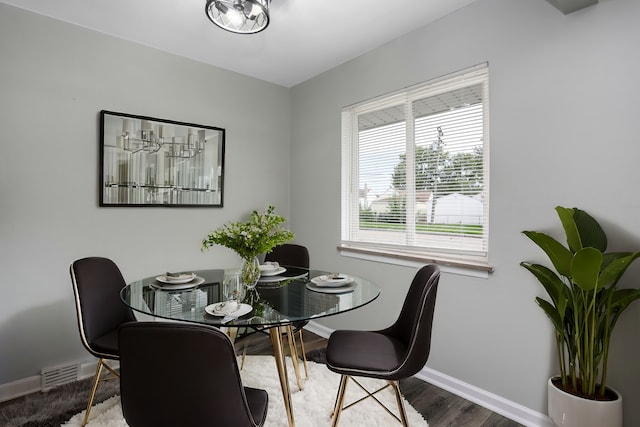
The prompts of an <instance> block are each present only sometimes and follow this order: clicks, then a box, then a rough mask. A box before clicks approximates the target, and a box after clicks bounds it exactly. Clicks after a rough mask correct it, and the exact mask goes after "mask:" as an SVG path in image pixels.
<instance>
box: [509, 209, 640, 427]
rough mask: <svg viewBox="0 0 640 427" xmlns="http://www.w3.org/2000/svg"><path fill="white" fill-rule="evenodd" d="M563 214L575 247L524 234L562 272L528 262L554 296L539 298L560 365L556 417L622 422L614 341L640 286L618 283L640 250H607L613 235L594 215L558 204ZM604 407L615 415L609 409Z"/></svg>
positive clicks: (553, 401) (554, 381) (583, 423)
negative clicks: (610, 380) (610, 373)
mask: <svg viewBox="0 0 640 427" xmlns="http://www.w3.org/2000/svg"><path fill="white" fill-rule="evenodd" d="M556 212H557V214H558V216H559V218H560V221H561V223H562V226H563V228H564V232H565V236H566V241H567V246H564V245H563V244H561V243H560V242H558V241H557V240H555V239H554V238H553V237H551V236H549V235H547V234H545V233H540V232H536V231H524V232H523V233H524V235H525V236H527V237H528V238H529V239H531V240H532V241H533V242H534V243H535V244H536V245H537V246H538V247H540V249H542V250H543V251H544V252H545V253H546V254H547V256H548V257H549V260H550V261H551V263H552V264H553V268H554V269H555V271H554V270H552V269H551V268H548V267H545V266H543V265H540V264H533V263H530V262H522V263H521V264H520V265H522V266H523V267H524V268H526V269H527V270H528V271H530V272H531V273H532V274H533V275H534V276H535V277H536V278H537V279H538V281H540V283H541V284H542V286H543V287H544V289H545V290H546V292H547V294H548V296H549V300H545V299H543V298H540V297H538V298H536V302H537V303H538V305H539V306H540V307H541V308H542V310H543V311H544V312H545V314H546V315H547V316H548V317H549V319H550V320H551V323H552V324H553V327H554V329H555V339H556V346H557V357H558V365H559V368H560V374H559V376H557V377H553V378H551V379H550V380H549V382H548V389H549V396H548V399H549V402H548V403H549V416H550V417H551V419H552V421H553V422H554V423H555V424H556V425H563V426H580V427H588V426H607V427H613V426H616V425H619V426H622V397H621V396H620V395H619V393H617V392H616V391H615V390H613V389H612V388H610V387H607V363H608V360H609V343H610V340H611V334H612V332H613V328H614V327H615V325H616V322H617V321H618V318H619V317H620V315H621V314H622V312H623V311H624V310H625V309H626V308H627V307H628V306H629V305H630V304H631V303H632V302H633V301H635V300H637V299H638V298H640V289H620V288H618V282H619V280H620V279H621V278H622V276H623V274H624V273H625V271H626V270H627V268H628V267H629V265H631V263H632V262H633V261H634V260H636V259H637V258H638V256H640V252H609V253H607V252H606V249H607V236H606V234H605V232H604V231H603V229H602V227H601V226H600V224H598V222H597V221H596V220H595V219H594V218H593V217H591V216H590V215H589V214H587V213H586V212H584V211H583V210H580V209H577V208H564V207H561V206H558V207H556ZM561 397H562V398H566V399H567V400H568V401H569V403H567V404H568V405H569V406H568V407H567V406H564V405H565V404H564V403H560V401H559V399H560V398H561ZM595 407H601V408H599V409H598V408H595ZM571 408H573V410H574V411H575V412H576V413H572V409H571ZM602 408H605V409H604V410H612V413H611V414H607V415H603V414H602V412H601V411H602V410H603V409H602Z"/></svg>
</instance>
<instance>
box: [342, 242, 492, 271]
mask: <svg viewBox="0 0 640 427" xmlns="http://www.w3.org/2000/svg"><path fill="white" fill-rule="evenodd" d="M337 249H338V251H339V252H340V254H341V255H343V256H347V257H351V258H358V259H363V260H367V261H375V262H383V263H387V264H394V265H401V266H404V267H416V268H417V267H421V266H423V265H425V264H437V265H438V267H439V268H440V271H442V272H444V273H452V274H459V275H463V276H471V277H479V278H484V279H487V278H488V277H489V273H491V272H493V266H491V265H489V264H487V263H483V262H475V261H469V260H464V259H459V258H455V257H453V256H451V257H446V256H437V257H436V256H428V255H426V254H425V255H424V256H421V255H417V254H405V253H401V252H388V251H380V250H373V249H370V248H358V247H353V246H338V247H337Z"/></svg>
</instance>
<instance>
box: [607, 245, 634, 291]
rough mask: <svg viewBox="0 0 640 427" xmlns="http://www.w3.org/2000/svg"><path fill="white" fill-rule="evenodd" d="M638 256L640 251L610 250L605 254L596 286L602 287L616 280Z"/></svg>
mask: <svg viewBox="0 0 640 427" xmlns="http://www.w3.org/2000/svg"><path fill="white" fill-rule="evenodd" d="M638 257H640V252H612V253H609V254H605V255H604V256H603V262H602V265H603V267H602V271H601V272H600V278H599V280H598V287H599V288H602V287H605V286H608V285H609V284H611V283H614V282H616V281H617V280H618V279H619V278H620V277H622V275H623V274H624V272H625V271H627V268H628V267H629V266H630V265H631V263H632V262H633V261H634V260H636V259H638Z"/></svg>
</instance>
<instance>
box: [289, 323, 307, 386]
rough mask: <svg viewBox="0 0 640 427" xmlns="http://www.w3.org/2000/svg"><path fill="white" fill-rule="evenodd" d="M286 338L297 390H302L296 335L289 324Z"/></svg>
mask: <svg viewBox="0 0 640 427" xmlns="http://www.w3.org/2000/svg"><path fill="white" fill-rule="evenodd" d="M286 329H287V338H288V339H289V352H290V353H291V361H292V362H293V370H294V371H295V373H296V382H297V383H298V390H300V391H302V389H303V387H302V380H301V378H300V366H299V364H298V347H297V346H296V337H295V335H293V327H292V326H291V325H287V326H286Z"/></svg>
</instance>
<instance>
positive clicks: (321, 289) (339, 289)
mask: <svg viewBox="0 0 640 427" xmlns="http://www.w3.org/2000/svg"><path fill="white" fill-rule="evenodd" d="M356 286H358V284H357V283H356V282H354V281H351V283H349V284H348V285H344V286H340V287H335V286H334V287H327V286H318V285H316V284H313V283H311V282H309V283H307V284H306V287H307V289H309V290H311V291H314V292H322V293H323V294H341V293H346V292H351V291H353V290H354V289H355V288H356Z"/></svg>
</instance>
